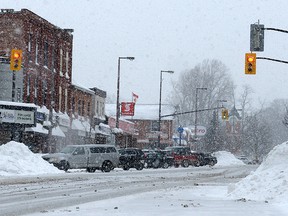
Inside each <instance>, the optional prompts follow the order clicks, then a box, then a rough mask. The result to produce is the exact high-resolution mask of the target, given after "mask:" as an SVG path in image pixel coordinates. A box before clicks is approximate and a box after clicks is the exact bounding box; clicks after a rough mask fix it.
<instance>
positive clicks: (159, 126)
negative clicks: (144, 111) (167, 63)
mask: <svg viewBox="0 0 288 216" xmlns="http://www.w3.org/2000/svg"><path fill="white" fill-rule="evenodd" d="M162 73H170V74H172V73H174V71H163V70H161V71H160V95H159V117H158V133H159V134H158V147H160V141H161V136H160V133H161V97H162Z"/></svg>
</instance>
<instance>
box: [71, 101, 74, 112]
mask: <svg viewBox="0 0 288 216" xmlns="http://www.w3.org/2000/svg"><path fill="white" fill-rule="evenodd" d="M71 101H72V106H71V107H72V113H75V97H72V100H71Z"/></svg>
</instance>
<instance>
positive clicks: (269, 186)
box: [228, 142, 288, 203]
mask: <svg viewBox="0 0 288 216" xmlns="http://www.w3.org/2000/svg"><path fill="white" fill-rule="evenodd" d="M287 155H288V142H285V143H282V144H280V145H278V146H276V147H274V148H273V149H272V150H271V151H270V152H269V154H268V155H267V157H266V158H265V159H264V161H263V162H262V164H261V165H260V166H259V167H258V169H257V170H256V171H255V172H253V173H251V174H250V175H249V176H247V177H246V178H244V179H242V180H241V181H240V182H238V183H237V184H235V185H230V186H229V190H228V192H229V193H230V196H231V197H233V198H246V199H251V200H265V201H268V200H270V201H272V200H273V201H276V202H278V203H285V202H286V203H287V202H288V166H287V165H288V162H287Z"/></svg>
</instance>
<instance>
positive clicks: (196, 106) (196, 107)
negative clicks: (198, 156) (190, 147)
mask: <svg viewBox="0 0 288 216" xmlns="http://www.w3.org/2000/svg"><path fill="white" fill-rule="evenodd" d="M199 89H200V90H207V88H196V101H195V102H196V103H195V128H194V129H195V149H196V150H197V112H198V110H197V109H198V105H197V103H198V90H199Z"/></svg>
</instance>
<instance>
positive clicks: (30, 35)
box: [28, 33, 32, 61]
mask: <svg viewBox="0 0 288 216" xmlns="http://www.w3.org/2000/svg"><path fill="white" fill-rule="evenodd" d="M28 37H29V38H28V61H31V50H32V34H31V33H29V36H28Z"/></svg>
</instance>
